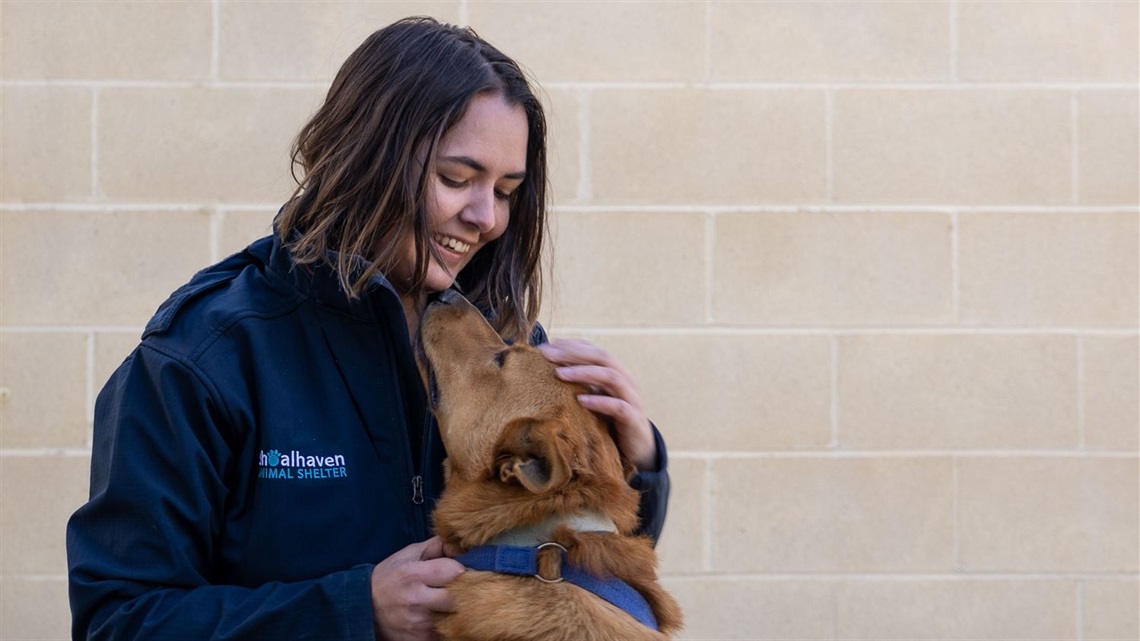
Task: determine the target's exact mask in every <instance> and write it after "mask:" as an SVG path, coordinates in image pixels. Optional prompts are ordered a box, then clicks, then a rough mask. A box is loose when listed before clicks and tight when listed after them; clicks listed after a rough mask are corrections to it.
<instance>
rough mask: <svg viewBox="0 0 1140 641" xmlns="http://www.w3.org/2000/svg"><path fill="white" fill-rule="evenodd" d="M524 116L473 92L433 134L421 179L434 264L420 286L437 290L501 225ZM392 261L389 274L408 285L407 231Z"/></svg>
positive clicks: (522, 153)
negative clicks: (429, 164)
mask: <svg viewBox="0 0 1140 641" xmlns="http://www.w3.org/2000/svg"><path fill="white" fill-rule="evenodd" d="M526 146H527V119H526V112H525V111H523V108H522V107H521V106H518V105H508V104H507V103H506V102H504V101H503V98H502V97H501V96H499V95H498V94H479V95H478V96H476V97H475V98H474V99H473V100H472V101H471V104H470V105H469V106H468V108H467V113H466V114H465V115H464V116H463V118H462V119H460V121H459V122H457V123H456V124H455V126H453V127H452V128H451V129H450V130H449V131H448V132H447V133H446V134H445V135H444V136H443V138H442V139H441V140H440V143H439V145H438V147H437V148H436V156H435V167H434V173H433V175H431V176H429V177H428V181H427V194H426V203H427V220H428V229H429V233H430V242H433V243H435V249H436V251H437V252H438V253H439V256H440V258H441V259H442V262H440V261H437V260H435V259H431V260H429V263H428V270H427V277H426V282H425V283H424V289H425V290H426V291H428V292H440V291H443V290H445V289H447V288H449V287H451V285H452V283H453V282H454V281H455V277H456V275H457V274H459V272H460V271H462V270H463V268H464V267H466V266H467V263H469V262H471V258H472V257H473V256H474V255H475V252H477V251H479V250H480V249H482V248H483V247H484V246H485V245H487V243H490V242H491V241H493V240H495V239H496V238H498V237H499V236H501V235H502V234H503V232H504V231H506V229H507V223H508V222H509V219H510V196H511V193H512V192H514V190H515V189H517V188H518V187H519V185H521V184H522V182H523V178H524V176H525V173H526ZM404 243H405V247H404V251H403V254H402V258H401V260H400V263H399V264H398V265H397V266H396V268H395V269H394V270H392V273H391V274H389V276H390V277H391V280H392V283H393V284H394V285H395V286H396V288H397V289H399V290H402V291H404V292H406V291H408V290H409V289H410V284H411V281H412V278H413V276H414V273H415V265H416V247H415V241H414V239H413V238H412V237H411V236H410V235H409V236H408V237H407V239H406V240H405V241H404Z"/></svg>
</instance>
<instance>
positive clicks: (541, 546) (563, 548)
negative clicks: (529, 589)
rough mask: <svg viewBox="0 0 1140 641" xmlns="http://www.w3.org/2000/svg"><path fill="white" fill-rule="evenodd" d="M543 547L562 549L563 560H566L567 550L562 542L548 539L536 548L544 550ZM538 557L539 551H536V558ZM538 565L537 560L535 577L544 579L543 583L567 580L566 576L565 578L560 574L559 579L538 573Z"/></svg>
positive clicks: (540, 579)
mask: <svg viewBox="0 0 1140 641" xmlns="http://www.w3.org/2000/svg"><path fill="white" fill-rule="evenodd" d="M542 548H558V549H559V550H562V554H563V556H562V560H563V561H565V560H566V556H565V555H566V552H567V550H566V548H565V547H563V546H562V545H561V544H559V543H555V542H554V541H547V542H546V543H540V544H539V545H538V546H537V547H536V548H535V549H536V550H542ZM537 557H538V553H537V552H536V553H535V558H536V559H537ZM537 565H538V564H537V562H536V563H535V566H536V567H535V571H534V578H536V579H538V580H539V581H542V582H543V583H562V582H563V581H565V580H566V579H565V578H563V577H561V576H559V577H558V578H557V579H548V578H546V577H544V576H542V575H541V574H539V573H538V568H537Z"/></svg>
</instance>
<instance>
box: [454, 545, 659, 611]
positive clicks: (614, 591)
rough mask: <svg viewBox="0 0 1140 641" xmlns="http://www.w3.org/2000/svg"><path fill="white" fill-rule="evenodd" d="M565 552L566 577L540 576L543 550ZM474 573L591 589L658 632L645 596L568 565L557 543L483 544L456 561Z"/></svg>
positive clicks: (616, 580) (564, 574) (611, 578)
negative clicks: (494, 574) (550, 548)
mask: <svg viewBox="0 0 1140 641" xmlns="http://www.w3.org/2000/svg"><path fill="white" fill-rule="evenodd" d="M547 547H554V548H558V549H560V550H562V576H561V578H558V579H548V578H546V577H544V576H542V575H540V574H539V573H538V554H539V552H541V551H542V549H543V548H547ZM456 560H457V561H459V562H460V563H462V564H463V565H465V566H467V567H468V568H470V569H472V570H483V571H485V572H498V573H499V574H513V575H515V576H532V577H534V578H536V579H538V580H540V581H543V582H545V583H561V582H562V581H566V582H568V583H571V584H573V585H576V586H578V587H580V588H582V589H583V590H587V591H589V592H592V593H594V594H596V595H597V596H599V597H601V598H603V599H605V600H606V601H608V602H610V603H612V604H613V605H615V606H617V607H619V608H621V609H622V610H624V611H625V612H626V613H628V614H629V615H630V616H632V617H633V618H635V619H637V620H638V621H639V622H640V623H641V624H642V625H645V626H647V627H649V628H651V629H653V630H657V617H656V616H654V615H653V609H652V608H650V607H649V603H648V602H647V601H646V600H645V597H643V596H641V593H640V592H638V591H637V590H635V589H633V587H632V586H630V584H628V583H626V582H625V581H622V580H621V579H618V578H615V577H610V578H606V579H603V578H599V577H596V576H594V575H592V574H590V573H588V572H585V571H583V570H581V569H579V568H577V567H575V566H573V565H571V564H569V563H567V562H566V548H564V547H562V546H561V545H559V544H557V543H553V542H550V543H543V544H541V545H539V546H537V547H523V546H517V545H482V546H479V547H476V548H471V551H470V552H467V553H466V554H464V555H462V556H459V557H457V558H456Z"/></svg>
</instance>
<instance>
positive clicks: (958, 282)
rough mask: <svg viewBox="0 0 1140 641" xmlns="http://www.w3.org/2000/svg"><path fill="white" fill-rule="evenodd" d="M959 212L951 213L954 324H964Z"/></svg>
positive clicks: (951, 303)
mask: <svg viewBox="0 0 1140 641" xmlns="http://www.w3.org/2000/svg"><path fill="white" fill-rule="evenodd" d="M958 223H959V215H958V212H957V211H951V212H950V288H951V289H950V308H951V311H952V313H953V318H954V324H956V325H957V324H959V323H961V322H962V273H961V269H962V262H961V249H962V245H961V232H960V229H959V225H958Z"/></svg>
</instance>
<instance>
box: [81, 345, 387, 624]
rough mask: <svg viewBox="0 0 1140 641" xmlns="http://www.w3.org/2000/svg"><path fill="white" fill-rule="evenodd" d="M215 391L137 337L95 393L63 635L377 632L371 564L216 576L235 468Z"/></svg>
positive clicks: (205, 381) (188, 366)
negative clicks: (218, 579) (256, 576)
mask: <svg viewBox="0 0 1140 641" xmlns="http://www.w3.org/2000/svg"><path fill="white" fill-rule="evenodd" d="M213 391H214V390H212V388H211V386H210V384H209V383H208V382H207V379H206V378H205V377H204V376H200V375H198V374H197V373H196V372H195V371H193V370H192V367H191V366H190V365H188V364H184V363H182V362H179V361H177V360H176V359H173V358H169V357H167V356H165V355H163V354H161V353H159V352H157V351H155V350H153V349H152V348H149V347H146V346H144V347H140V348H139V349H138V350H136V352H135V354H134V355H132V356H131V357H130V358H129V359H128V360H127V361H126V362H125V363H124V364H123V365H122V366H121V367H120V368H119V370H118V371H117V372H116V373H115V375H114V376H113V377H112V378H111V380H110V382H108V384H107V386H106V387H105V388H104V389H103V391H102V392H101V393H100V395H99V398H98V401H97V403H96V408H95V442H94V447H93V451H92V461H91V496H90V500H89V501H88V503H87V504H85V505H84V506H83V507H81V508H80V509H79V510H78V511H77V512H76V513H75V514H74V515H73V516H72V518H71V520H70V521H69V522H68V526H67V556H68V566H69V591H70V599H71V608H72V637H73V638H74V639H77V640H78V639H142V638H146V639H230V640H232V639H268V638H279V639H285V638H291V639H303V638H311V639H318V638H319V639H367V640H371V639H373V638H374V631H373V623H372V600H371V591H370V576H371V570H372V566H368V565H362V566H359V567H356V568H350V569H345V570H344V571H341V572H337V573H334V574H331V575H328V576H324V577H319V578H314V579H312V580H307V581H299V582H295V583H270V584H266V585H262V586H257V587H239V586H232V585H219V584H216V583H215V582H214V581H213V580H212V576H213V575H214V574H215V573H214V572H213V570H212V568H213V567H214V566H215V563H216V562H217V559H216V556H217V554H216V550H217V543H216V542H217V541H219V539H220V535H221V533H222V531H223V528H224V527H225V522H224V506H225V502H226V498H227V486H226V483H225V479H226V478H227V475H229V474H233V473H235V470H233V469H231V466H233V465H234V464H235V461H234V460H233V459H232V458H231V451H230V448H229V447H228V446H227V440H226V431H225V429H224V426H226V425H227V424H229V421H228V417H227V416H226V411H225V408H223V407H222V406H221V405H220V404H219V403H217V402H216V400H215V399H217V398H218V396H217V395H216V394H214V393H212V392H213Z"/></svg>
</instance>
